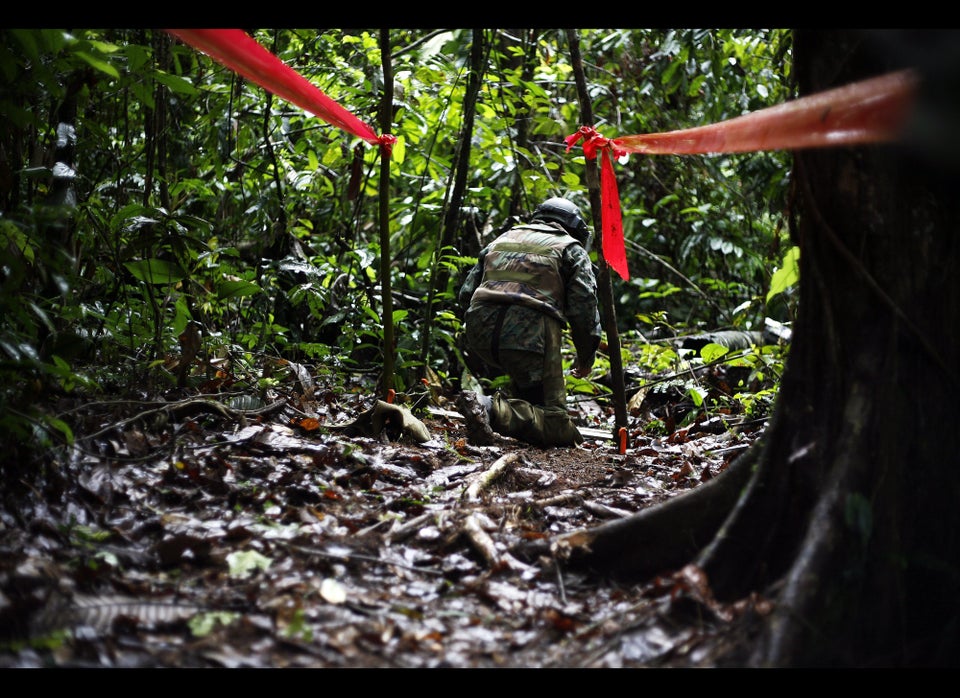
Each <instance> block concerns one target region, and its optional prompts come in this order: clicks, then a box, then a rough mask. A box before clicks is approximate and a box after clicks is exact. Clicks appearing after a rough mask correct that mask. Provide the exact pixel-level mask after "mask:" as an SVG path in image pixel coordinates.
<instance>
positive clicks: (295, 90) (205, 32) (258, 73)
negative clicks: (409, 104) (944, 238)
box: [166, 29, 396, 155]
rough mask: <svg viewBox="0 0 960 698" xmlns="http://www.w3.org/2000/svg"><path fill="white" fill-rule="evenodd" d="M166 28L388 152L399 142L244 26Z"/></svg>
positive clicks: (339, 126) (226, 64)
mask: <svg viewBox="0 0 960 698" xmlns="http://www.w3.org/2000/svg"><path fill="white" fill-rule="evenodd" d="M166 31H167V32H168V33H170V34H172V35H173V36H175V37H177V38H178V39H180V40H181V41H183V42H184V43H186V44H189V45H190V46H192V47H194V48H195V49H197V50H199V51H202V52H203V53H205V54H207V55H208V56H210V57H211V58H213V59H214V60H215V61H217V62H218V63H221V64H223V65H224V66H226V67H227V68H229V69H230V70H232V71H234V72H235V73H237V74H239V75H242V76H243V77H245V78H247V79H248V80H250V81H252V82H255V83H257V84H258V85H260V86H261V87H263V88H264V89H266V90H268V91H270V92H272V93H273V94H275V95H276V96H277V97H280V98H281V99H285V100H286V101H288V102H290V103H291V104H296V105H297V106H298V107H301V108H303V109H305V110H307V111H308V112H310V113H311V114H313V115H314V116H317V117H319V118H321V119H323V120H324V121H326V122H328V123H330V124H333V125H334V126H337V127H338V128H340V129H342V130H344V131H346V132H348V133H352V134H353V135H355V136H357V137H359V138H362V139H363V140H365V141H367V142H368V143H372V144H375V145H380V146H381V147H382V148H383V149H384V150H385V152H386V153H387V155H389V154H390V150H391V147H392V145H393V144H394V143H395V142H396V138H395V137H394V136H392V135H390V134H384V135H383V136H379V137H378V136H377V134H376V133H375V132H374V131H373V129H371V128H370V127H369V126H368V125H367V124H365V123H364V122H363V121H361V120H360V119H358V118H357V117H356V116H354V115H353V114H351V113H350V112H349V111H347V110H346V109H344V108H343V107H342V106H340V105H339V104H338V103H337V102H336V101H334V100H333V99H331V98H330V97H328V96H327V95H326V94H324V93H323V92H322V91H321V90H320V89H318V88H317V87H316V86H315V85H313V84H312V83H311V82H310V81H309V80H307V79H306V78H305V77H303V76H302V75H300V73H298V72H297V71H295V70H294V69H293V68H291V67H290V66H288V65H287V64H286V63H284V62H283V61H281V60H280V59H279V58H277V57H276V56H275V55H273V54H272V53H270V52H269V51H268V50H267V49H265V48H264V47H263V46H261V45H260V44H259V43H257V41H256V40H255V39H254V38H253V37H251V36H250V35H248V34H247V33H246V32H244V31H243V30H242V29H167V30H166Z"/></svg>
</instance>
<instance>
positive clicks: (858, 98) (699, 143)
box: [565, 70, 919, 280]
mask: <svg viewBox="0 0 960 698" xmlns="http://www.w3.org/2000/svg"><path fill="white" fill-rule="evenodd" d="M918 83H919V78H918V76H917V75H916V73H914V72H913V71H911V70H902V71H899V72H895V73H889V74H887V75H881V76H879V77H875V78H870V79H867V80H862V81H860V82H855V83H852V84H850V85H844V86H843V87H837V88H834V89H832V90H825V91H824V92H818V93H817V94H813V95H809V96H807V97H800V98H799V99H795V100H793V101H790V102H786V103H784V104H778V105H776V106H773V107H768V108H766V109H761V110H760V111H756V112H753V113H752V114H745V115H743V116H738V117H736V118H733V119H728V120H727V121H721V122H719V123H716V124H709V125H707V126H698V127H696V128H688V129H683V130H679V131H667V132H665V133H647V134H640V135H635V136H621V137H619V138H612V139H610V138H603V137H602V136H600V135H599V134H598V133H597V132H596V130H595V129H594V128H593V127H591V126H581V127H580V130H579V131H577V132H576V133H574V134H573V135H571V136H567V138H566V139H565V140H566V143H567V152H569V151H570V148H571V147H573V145H574V144H575V143H577V141H579V140H581V139H582V140H583V154H584V156H585V157H586V158H587V159H588V160H593V159H595V158H596V156H597V150H601V151H602V158H603V159H602V160H601V167H600V195H601V211H602V218H601V222H602V224H603V255H604V257H605V258H606V260H607V262H608V263H609V264H610V266H611V267H613V268H614V269H615V270H616V271H617V273H619V274H620V276H621V277H622V278H623V279H625V280H626V279H627V278H628V277H627V260H626V255H625V252H624V241H623V224H622V220H621V212H620V194H619V192H618V191H617V182H616V177H615V176H614V173H613V162H612V160H611V152H612V153H613V154H614V155H616V156H617V157H620V156H621V155H625V154H627V153H642V154H646V155H692V154H706V153H744V152H753V151H758V150H800V149H803V148H827V147H831V146H840V145H862V144H869V143H884V142H889V141H893V140H895V139H896V138H898V137H899V136H900V134H901V133H902V131H903V128H904V126H905V125H906V122H907V119H908V118H909V116H910V111H911V107H912V105H913V102H914V98H915V94H916V91H917V87H918Z"/></svg>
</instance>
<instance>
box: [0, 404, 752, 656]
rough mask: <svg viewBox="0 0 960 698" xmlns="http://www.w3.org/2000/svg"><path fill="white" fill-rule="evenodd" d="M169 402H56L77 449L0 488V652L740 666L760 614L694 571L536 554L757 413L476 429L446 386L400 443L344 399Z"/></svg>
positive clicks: (738, 449)
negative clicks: (601, 574) (269, 406)
mask: <svg viewBox="0 0 960 698" xmlns="http://www.w3.org/2000/svg"><path fill="white" fill-rule="evenodd" d="M187 402H189V401H187V400H184V401H182V402H180V403H177V404H178V405H181V406H183V407H182V408H181V407H178V408H176V409H170V408H169V407H164V408H158V407H157V406H156V405H155V404H147V405H128V404H122V403H119V402H113V403H103V404H83V405H75V406H72V407H69V408H68V407H66V406H64V408H63V410H62V412H61V414H64V415H67V414H69V415H71V416H72V417H73V422H74V424H75V431H76V433H77V434H78V438H77V441H76V444H75V446H74V447H73V448H72V449H71V450H70V451H69V452H68V453H67V455H65V456H64V457H62V458H60V459H57V460H55V461H53V462H51V463H48V464H46V465H45V466H44V475H43V477H42V478H40V479H38V480H37V481H35V482H34V483H32V484H30V485H29V486H19V485H18V486H13V485H12V484H11V483H10V482H9V481H8V482H7V485H8V486H7V488H6V490H5V492H4V501H3V505H2V507H0V561H2V562H0V628H2V629H3V631H2V637H0V666H3V667H48V666H56V667H224V668H234V667H278V668H279V667H344V668H346V667H352V668H368V667H378V668H387V667H405V668H439V667H449V668H472V667H503V668H507V667H514V668H516V667H538V668H560V667H565V668H569V667H584V668H586V667H591V668H607V667H610V668H612V667H665V666H672V667H694V666H701V667H713V666H736V665H737V663H738V661H739V658H740V657H742V656H743V655H742V653H743V650H744V647H745V646H746V645H747V644H748V637H747V636H745V635H744V634H743V633H744V632H746V631H745V630H744V629H745V628H748V627H749V625H750V624H749V622H748V621H749V620H750V618H755V617H758V616H759V615H761V614H763V613H764V612H765V611H764V608H765V607H764V603H763V601H762V600H758V599H754V600H750V601H749V602H745V603H741V604H736V605H730V606H726V607H721V606H719V605H718V604H716V603H714V602H713V601H712V600H711V599H710V597H709V590H708V589H705V588H704V586H703V585H702V580H698V579H697V578H696V571H695V570H691V569H686V570H665V571H664V574H663V575H661V576H659V577H657V578H656V579H653V580H650V581H649V582H647V583H645V584H641V585H622V584H617V583H615V582H614V581H612V580H605V579H601V578H596V577H593V576H591V575H588V574H586V573H582V572H573V571H571V570H568V569H565V568H564V565H563V564H562V561H560V560H558V559H556V558H555V557H554V555H553V554H552V552H551V542H552V541H553V540H555V539H556V537H557V536H560V535H562V534H564V533H568V532H571V531H575V530H579V529H582V528H587V527H591V526H595V525H598V524H599V523H602V522H604V521H609V520H611V519H615V518H618V517H623V516H630V515H631V514H633V513H635V512H638V511H640V510H642V509H644V508H646V507H649V506H652V505H654V504H656V503H658V502H661V501H663V500H665V499H667V498H670V497H673V496H677V495H680V494H682V493H683V492H684V491H687V490H689V489H692V488H694V487H697V486H698V485H700V484H701V483H703V482H704V481H706V480H707V479H709V478H711V477H715V476H716V475H717V474H718V473H719V472H721V471H722V470H723V469H724V468H725V467H726V466H727V465H728V464H729V462H730V461H731V460H732V459H733V458H734V457H736V456H737V455H739V454H741V453H743V452H744V450H745V449H747V448H748V447H749V445H750V444H751V443H752V442H753V441H755V440H756V438H757V437H758V436H759V435H760V434H761V433H762V430H763V428H764V424H763V423H762V422H757V423H746V422H744V421H742V420H736V419H730V420H725V419H722V418H720V417H714V418H712V419H704V420H702V421H699V422H695V423H693V424H690V425H688V426H687V427H685V428H682V429H675V430H674V431H673V432H672V433H670V434H669V435H652V434H647V433H644V429H643V425H644V424H645V423H646V420H647V419H648V418H649V416H650V415H649V414H641V413H640V412H639V411H637V410H634V411H632V413H631V416H630V422H631V423H630V428H629V440H628V442H627V444H626V448H624V449H621V448H620V445H619V444H617V443H615V442H614V441H613V440H611V439H607V438H591V439H588V440H587V441H585V442H584V443H583V444H581V445H580V446H578V447H575V448H547V449H544V448H537V447H533V446H530V445H527V444H524V443H522V442H519V441H516V440H514V439H509V438H503V437H498V438H497V440H496V443H495V444H494V445H492V446H485V447H475V446H473V445H471V444H469V443H467V441H466V439H465V430H464V428H463V423H462V420H460V419H459V418H458V415H455V414H451V413H450V412H449V410H451V409H453V408H451V407H449V403H448V404H447V405H445V406H441V407H437V408H435V409H434V410H433V411H431V412H426V411H423V410H418V414H420V415H421V416H422V419H421V420H420V421H421V423H422V424H423V425H424V426H425V427H426V428H427V430H428V432H429V436H430V439H429V440H427V441H425V442H422V443H419V442H417V441H416V440H412V439H410V438H409V437H408V435H406V434H405V433H404V432H403V431H402V430H400V431H399V432H398V431H397V430H396V429H392V428H391V425H390V424H387V425H386V427H384V428H383V429H382V430H381V431H380V432H379V433H371V434H370V435H364V434H362V433H356V432H349V433H348V432H346V431H344V430H343V429H342V428H340V426H342V424H343V423H344V422H346V421H348V420H350V419H352V418H355V417H356V415H357V414H358V413H362V411H363V410H364V409H365V407H368V406H369V404H370V400H369V399H368V398H363V397H360V396H354V397H352V398H349V399H346V400H345V399H344V397H343V396H342V395H334V394H322V393H318V394H316V395H314V396H313V398H312V400H311V401H310V402H309V404H308V403H306V402H305V401H304V400H303V399H302V398H300V399H296V400H294V399H292V398H287V399H281V400H278V401H277V402H276V403H275V405H276V407H277V409H276V411H273V412H271V413H270V414H258V415H257V416H256V417H255V418H250V416H249V415H247V416H244V415H241V414H240V413H239V412H235V411H232V410H230V409H224V410H217V409H211V408H210V407H209V406H199V405H196V404H193V405H189V406H187ZM194 402H196V400H194ZM201 407H202V409H201ZM579 409H581V410H582V412H581V414H580V418H581V422H582V423H584V424H587V425H590V424H592V425H593V426H594V427H597V428H599V427H601V426H602V423H603V422H602V420H603V418H604V416H603V414H602V412H603V411H602V410H600V409H598V408H597V407H596V406H595V405H590V404H587V403H584V404H583V405H582V406H580V408H579ZM331 427H336V428H331ZM374 432H376V430H374Z"/></svg>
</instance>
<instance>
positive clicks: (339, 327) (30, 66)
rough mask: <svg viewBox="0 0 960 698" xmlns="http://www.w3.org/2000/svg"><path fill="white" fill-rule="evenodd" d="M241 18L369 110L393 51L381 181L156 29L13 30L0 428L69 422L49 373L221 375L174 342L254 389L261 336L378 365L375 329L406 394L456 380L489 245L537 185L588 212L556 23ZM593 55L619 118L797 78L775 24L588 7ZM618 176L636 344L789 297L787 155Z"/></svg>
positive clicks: (700, 161)
mask: <svg viewBox="0 0 960 698" xmlns="http://www.w3.org/2000/svg"><path fill="white" fill-rule="evenodd" d="M251 34H252V36H253V37H254V38H255V39H256V40H257V41H258V42H259V43H260V44H262V45H263V46H264V47H266V48H267V49H268V50H269V51H271V52H273V53H274V54H275V55H276V56H278V57H279V58H280V59H281V60H282V61H284V62H285V63H286V64H288V65H289V66H291V67H292V68H293V69H295V70H296V71H297V72H299V73H300V74H302V75H303V76H304V77H306V78H307V79H308V80H309V81H310V82H312V83H313V84H314V85H315V86H316V87H318V88H319V89H321V90H322V91H323V92H324V93H326V94H327V95H329V96H330V97H331V98H333V99H335V100H336V101H337V102H338V103H339V104H340V105H341V106H343V107H344V108H346V109H347V110H349V111H350V112H351V113H352V114H354V115H356V116H357V117H358V118H359V119H361V120H363V121H364V122H366V123H369V124H371V126H372V127H373V128H374V129H376V130H378V132H379V131H380V129H379V128H378V125H379V113H378V109H379V104H380V99H381V96H382V94H383V93H384V89H385V86H384V83H383V80H384V74H385V72H384V70H383V68H384V66H383V56H384V55H385V54H384V51H386V55H389V60H390V68H391V70H390V78H391V88H392V94H393V100H392V112H393V113H392V117H391V118H392V122H391V124H392V125H391V128H390V131H391V132H392V133H393V134H394V135H395V136H396V137H397V139H398V141H397V144H396V145H395V146H394V148H393V152H392V155H391V156H390V162H389V168H388V169H389V183H388V185H387V186H386V187H384V185H383V182H382V181H381V180H382V170H381V167H380V165H381V164H382V163H381V160H380V158H381V153H380V151H379V149H378V148H376V147H371V146H370V145H369V144H367V143H364V142H362V141H361V140H360V139H358V138H356V137H354V136H351V135H349V134H347V133H344V132H343V131H341V130H339V129H338V128H336V127H335V126H332V125H330V124H328V123H325V122H324V121H322V120H320V119H318V118H316V117H314V116H312V115H310V114H308V113H306V112H305V111H304V110H303V109H300V108H298V107H296V106H294V105H292V104H290V103H288V102H285V101H283V100H281V99H278V98H276V97H274V96H273V95H271V94H270V93H269V92H267V91H265V90H264V89H262V88H261V87H259V86H257V85H254V84H252V83H250V82H249V81H247V80H244V79H243V78H241V77H239V76H238V75H237V74H235V73H233V72H231V71H230V70H228V69H226V68H224V67H223V66H222V65H220V64H218V63H217V62H215V61H213V60H211V59H210V58H209V57H207V56H206V55H204V54H202V53H200V52H198V51H197V50H195V49H194V48H192V47H190V46H188V45H185V44H184V43H182V42H180V41H178V40H176V39H175V38H174V37H172V36H171V35H170V34H168V33H167V32H165V31H162V30H148V29H103V30H98V29H72V30H64V29H24V30H16V29H11V30H3V31H2V32H0V70H2V74H3V87H2V92H0V120H2V122H3V126H2V128H0V211H2V218H0V240H2V244H3V247H4V258H5V261H4V265H3V270H2V277H0V283H2V292H0V317H2V319H0V356H2V363H0V366H2V370H0V395H2V397H0V425H2V427H3V431H4V433H6V434H8V435H9V436H10V437H11V439H12V441H14V442H15V443H17V444H19V443H20V442H22V441H24V440H25V441H27V442H29V443H31V444H32V445H34V446H37V445H40V446H44V445H49V444H50V443H54V442H55V441H57V440H59V439H60V438H62V437H64V436H67V437H68V436H69V426H68V425H66V424H64V423H62V422H60V421H59V420H58V419H57V418H55V417H53V416H51V415H49V414H46V413H44V412H43V411H42V410H39V409H37V408H36V407H35V406H34V405H35V403H36V401H37V398H38V397H39V396H40V395H43V394H46V393H47V392H48V391H51V390H59V391H76V390H90V391H94V392H96V391H102V390H110V389H124V390H126V389H130V388H134V387H135V388H137V389H147V388H148V387H149V388H153V389H155V390H163V389H164V388H167V387H172V386H180V387H184V386H187V385H196V384H197V383H198V381H199V380H200V379H202V378H209V376H200V377H198V376H191V375H188V371H187V370H186V369H185V368H183V364H182V363H181V364H180V367H181V368H180V369H179V370H178V368H177V364H176V362H175V361H173V360H172V359H171V357H174V356H181V355H183V354H184V353H185V352H188V351H194V352H203V353H204V354H205V355H206V356H207V357H208V358H210V359H212V360H226V359H227V358H229V360H230V362H231V364H232V366H233V367H234V369H235V373H237V374H244V375H247V376H251V377H252V378H251V385H253V386H254V387H256V385H257V383H258V382H259V383H260V384H262V385H263V384H268V383H269V381H270V369H269V366H270V365H271V362H272V361H273V360H275V359H287V360H293V361H301V362H305V363H308V364H310V365H311V366H313V367H315V369H316V371H317V372H320V373H323V372H327V373H330V374H334V375H339V374H340V373H343V374H347V373H353V374H359V375H365V376H367V377H368V378H369V380H370V385H371V386H373V385H375V384H376V382H377V380H378V377H379V376H378V372H379V370H380V367H381V366H382V365H383V357H384V351H385V347H384V334H385V327H386V326H387V325H389V326H391V327H395V339H394V343H395V353H396V361H397V363H396V372H395V376H394V377H393V382H394V386H395V387H396V388H397V390H399V391H402V390H404V389H408V388H410V387H411V386H414V385H417V384H418V383H419V381H420V380H421V379H422V378H424V377H425V376H427V375H429V376H430V377H431V380H434V379H435V380H439V381H440V382H441V384H442V385H443V386H445V387H451V388H456V387H458V386H459V384H460V381H461V376H462V372H463V369H464V366H463V357H462V355H461V351H460V347H459V343H458V336H459V330H460V323H461V316H460V309H458V308H457V307H456V305H455V296H456V290H457V288H458V285H459V282H460V279H461V276H462V274H463V272H464V270H465V269H466V268H467V267H468V266H469V265H470V264H471V263H472V262H473V261H474V259H475V255H476V253H477V251H478V249H479V246H480V245H481V244H483V242H484V241H486V240H488V239H490V236H491V235H492V234H493V233H494V232H495V231H497V230H498V229H500V228H501V227H502V226H504V225H506V224H507V223H508V222H509V221H510V220H511V219H512V218H513V217H520V218H522V217H524V216H526V215H528V214H529V212H530V211H532V209H533V208H534V207H535V206H536V205H537V203H539V202H540V201H542V200H543V199H545V198H547V197H550V196H555V195H559V196H566V197H569V198H571V199H572V200H574V201H575V202H577V203H579V204H580V205H581V206H582V207H584V208H585V209H588V208H589V206H588V205H589V199H588V197H587V191H586V184H585V168H586V167H587V163H586V162H585V160H584V157H583V153H582V152H581V151H580V150H579V149H572V150H570V151H569V152H568V150H567V148H566V144H565V142H564V139H565V138H566V137H567V136H569V135H570V134H572V133H574V132H575V131H576V130H577V129H578V128H579V127H580V126H581V125H582V124H581V123H580V104H579V100H578V94H577V89H576V85H575V81H574V76H573V75H572V68H571V61H570V56H569V47H568V46H567V41H566V34H565V32H564V30H544V29H536V30H534V29H512V30H511V29H504V30H494V29H484V30H467V29H452V30H413V29H396V30H390V31H389V32H384V33H381V32H378V31H376V30H369V31H364V30H340V29H328V30H314V29H293V30H287V29H284V30H276V29H258V30H253V31H252V32H251ZM382 36H386V37H388V39H389V45H388V46H386V47H385V46H383V44H382V40H381V39H382ZM581 51H582V55H583V57H584V63H585V66H586V72H587V75H586V79H587V84H588V90H589V94H590V99H591V100H592V111H593V114H594V115H595V117H596V123H595V124H593V126H595V127H596V129H597V130H598V131H599V132H600V133H601V134H602V135H604V136H608V137H615V136H619V135H628V134H640V133H653V132H663V131H670V130H675V129H680V128H686V127H692V126H698V125H702V124H706V123H713V122H718V121H722V120H725V119H729V118H732V117H736V116H739V115H742V114H745V113H748V112H751V111H756V110H758V109H762V108H764V107H767V106H770V105H774V104H779V103H782V102H784V101H787V100H788V99H790V98H791V97H792V96H793V95H794V87H793V85H792V82H791V45H790V33H789V32H788V31H786V30H781V29H770V30H757V29H750V30H742V29H722V30H717V29H678V30H663V29H656V30H649V29H629V30H628V29H589V30H584V31H582V33H581ZM471 77H473V79H474V81H475V82H474V83H473V84H475V85H478V90H477V92H476V96H475V100H474V99H472V98H470V99H468V97H467V96H468V95H470V94H471V93H470V91H469V88H470V85H471ZM468 110H469V113H468ZM468 117H469V118H468ZM616 174H617V179H618V186H619V191H620V197H621V204H622V211H623V227H624V234H625V239H626V245H627V255H628V261H629V264H630V268H631V278H630V279H629V281H621V280H619V279H617V280H616V281H615V283H614V300H615V305H616V308H615V311H616V318H617V324H618V330H619V332H620V333H622V334H623V336H624V338H625V339H626V340H628V342H629V340H630V339H631V338H635V339H636V338H638V339H642V340H643V341H642V342H641V343H640V344H639V347H640V349H636V351H642V352H644V357H643V360H644V361H645V362H655V361H656V360H657V359H655V357H654V354H656V353H657V352H658V351H659V349H658V348H657V346H656V345H655V344H651V342H655V341H656V340H657V339H658V338H663V337H673V336H676V335H678V334H683V333H689V332H699V331H705V330H714V329H719V328H728V329H739V330H748V331H749V330H759V329H762V327H763V323H764V318H766V317H770V318H773V319H775V320H779V321H790V320H791V319H792V318H793V314H794V312H795V307H794V306H795V301H794V300H792V299H793V292H792V279H791V278H790V277H789V275H787V276H786V277H784V274H783V270H782V269H781V268H786V270H789V268H791V264H793V265H795V255H794V254H793V253H792V252H791V249H790V243H789V238H788V235H787V231H786V228H787V226H786V225H785V219H786V216H787V214H788V196H787V191H788V183H789V180H790V169H789V161H788V159H787V157H786V154H785V153H782V152H756V153H744V154H735V155H710V156H656V157H650V156H648V157H643V156H637V155H633V156H630V157H627V158H624V159H622V160H621V161H620V162H618V163H617V164H616ZM458 178H459V181H461V182H462V183H463V188H462V192H461V191H458V189H457V182H458ZM383 192H388V197H389V200H388V201H387V210H388V211H389V219H388V221H389V231H387V232H388V237H387V238H386V239H387V240H388V242H389V255H388V256H389V260H388V261H389V264H388V265H387V267H386V268H388V269H389V272H390V275H391V278H390V284H389V285H388V286H386V288H390V289H391V291H390V293H391V301H392V303H391V304H389V305H387V307H389V308H391V313H390V315H391V317H390V318H385V317H383V309H384V305H385V304H384V303H383V298H382V291H381V289H382V288H384V286H382V285H381V281H382V279H381V278H380V276H381V274H380V269H381V267H380V266H379V260H380V259H381V251H382V248H383V240H384V238H382V237H381V234H382V233H383V231H382V225H381V218H380V214H379V211H378V202H379V201H380V200H381V198H382V197H383ZM593 254H594V255H596V254H597V252H596V250H594V253H593ZM784 260H787V261H786V263H785V261H784ZM776 274H779V276H775V275H776ZM772 280H773V285H771V281H772ZM628 342H627V343H625V344H624V348H623V351H624V352H625V353H629V352H630V351H635V350H634V349H631V348H630V347H631V345H630V344H629V343H628ZM191 347H192V349H191ZM661 360H662V361H665V362H667V363H669V361H670V358H669V357H668V358H662V359H661ZM637 361H638V359H637V357H636V356H634V357H632V359H631V357H630V356H627V361H625V362H624V363H625V365H629V364H631V363H633V364H635V363H637ZM601 368H602V367H601ZM600 373H602V371H598V372H597V374H598V375H599V374H600ZM571 380H572V379H571ZM580 383H581V384H580V385H577V386H575V388H576V390H581V391H595V392H603V391H604V390H605V389H606V388H604V386H603V385H599V384H597V383H595V382H590V381H581V382H580ZM370 389H371V390H373V388H372V387H371V388H370ZM18 448H19V446H18Z"/></svg>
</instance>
